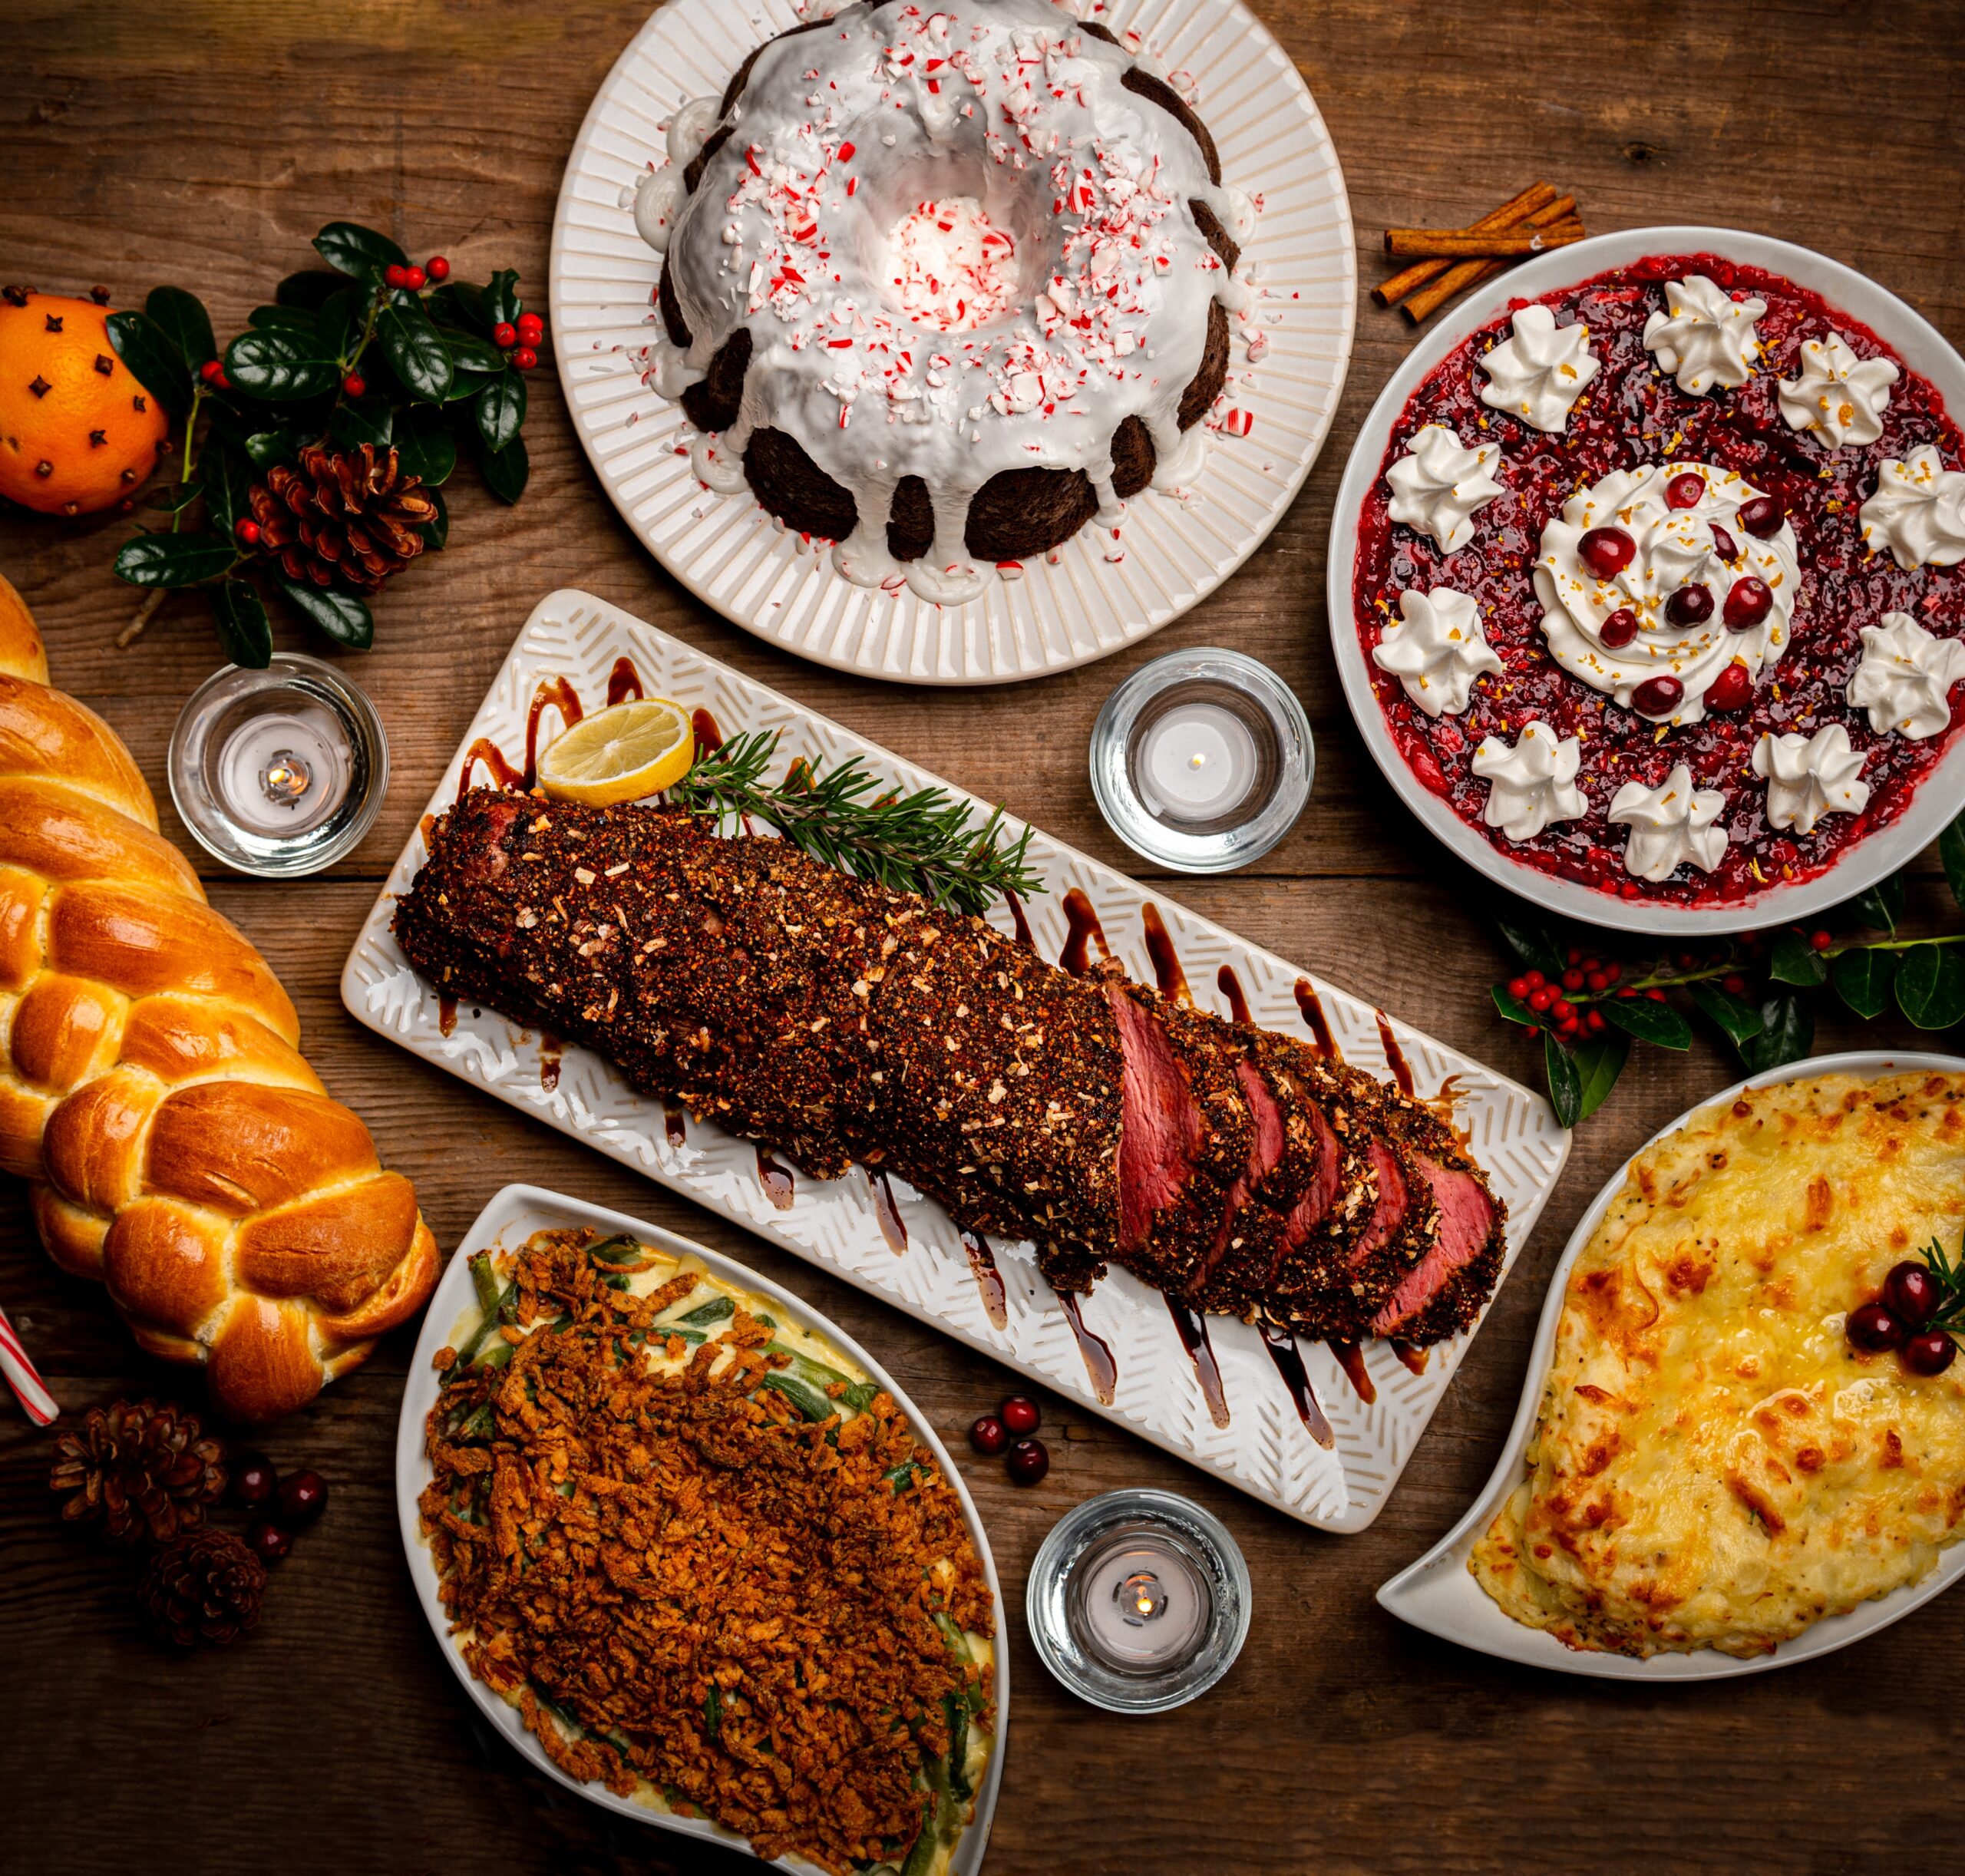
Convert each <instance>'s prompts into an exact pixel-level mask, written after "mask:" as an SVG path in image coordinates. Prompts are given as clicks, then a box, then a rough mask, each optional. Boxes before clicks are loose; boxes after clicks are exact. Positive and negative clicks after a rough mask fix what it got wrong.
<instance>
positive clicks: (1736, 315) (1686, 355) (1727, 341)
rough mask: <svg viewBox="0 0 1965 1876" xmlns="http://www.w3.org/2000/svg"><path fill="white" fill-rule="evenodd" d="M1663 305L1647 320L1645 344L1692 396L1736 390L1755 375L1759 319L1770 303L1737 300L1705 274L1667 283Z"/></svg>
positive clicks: (1758, 344) (1758, 342)
mask: <svg viewBox="0 0 1965 1876" xmlns="http://www.w3.org/2000/svg"><path fill="white" fill-rule="evenodd" d="M1665 306H1666V310H1665V311H1664V312H1654V313H1653V315H1651V317H1650V319H1647V320H1646V322H1644V342H1645V344H1646V346H1647V347H1649V348H1650V351H1651V352H1652V354H1653V356H1654V357H1655V358H1656V359H1657V361H1658V363H1659V365H1660V368H1663V370H1665V371H1667V372H1671V373H1672V374H1673V376H1674V377H1675V378H1677V380H1678V385H1679V389H1680V390H1681V391H1686V392H1688V393H1689V395H1692V396H1693V397H1699V396H1701V395H1703V394H1704V393H1705V392H1706V391H1710V390H1711V389H1712V387H1713V386H1714V385H1720V386H1722V387H1723V388H1725V389H1726V390H1729V391H1737V390H1738V389H1739V387H1740V386H1741V385H1743V384H1745V382H1746V381H1747V380H1748V379H1749V378H1751V377H1752V375H1753V365H1754V360H1755V358H1757V357H1758V356H1759V352H1760V335H1759V333H1758V332H1756V331H1755V329H1754V322H1755V320H1756V319H1759V318H1760V317H1761V316H1762V315H1763V314H1765V312H1766V311H1767V302H1766V301H1765V300H1764V299H1753V298H1752V297H1751V296H1749V298H1747V299H1734V298H1733V296H1732V295H1731V294H1730V293H1729V292H1727V291H1726V289H1725V288H1724V287H1722V286H1720V285H1719V282H1717V281H1716V280H1710V279H1707V278H1706V276H1705V275H1704V274H1702V273H1695V274H1689V275H1687V276H1686V278H1685V279H1683V280H1667V281H1666V282H1665Z"/></svg>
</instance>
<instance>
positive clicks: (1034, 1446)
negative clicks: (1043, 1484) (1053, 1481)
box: [1009, 1439, 1051, 1485]
mask: <svg viewBox="0 0 1965 1876" xmlns="http://www.w3.org/2000/svg"><path fill="white" fill-rule="evenodd" d="M1009 1468H1010V1477H1011V1478H1012V1480H1013V1481H1015V1482H1016V1484H1018V1485H1035V1484H1036V1483H1037V1482H1038V1481H1039V1480H1040V1479H1041V1478H1043V1476H1044V1475H1045V1473H1046V1472H1048V1471H1050V1469H1051V1455H1050V1454H1049V1452H1048V1451H1046V1450H1045V1445H1044V1442H1042V1440H1041V1439H1020V1440H1019V1441H1018V1442H1017V1443H1016V1445H1014V1446H1012V1448H1010V1457H1009Z"/></svg>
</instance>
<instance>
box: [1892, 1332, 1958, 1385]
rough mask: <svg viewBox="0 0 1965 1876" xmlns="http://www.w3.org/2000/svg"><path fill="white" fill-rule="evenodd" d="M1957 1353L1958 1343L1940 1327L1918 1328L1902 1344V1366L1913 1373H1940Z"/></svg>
mask: <svg viewBox="0 0 1965 1876" xmlns="http://www.w3.org/2000/svg"><path fill="white" fill-rule="evenodd" d="M1957 1353H1958V1344H1957V1343H1955V1342H1953V1340H1952V1339H1951V1338H1950V1336H1948V1335H1947V1334H1946V1333H1945V1332H1944V1330H1943V1329H1920V1331H1919V1332H1918V1333H1917V1334H1916V1335H1914V1336H1911V1337H1910V1338H1909V1339H1908V1340H1907V1341H1906V1342H1905V1343H1904V1366H1905V1367H1906V1368H1907V1369H1910V1371H1911V1373H1913V1374H1914V1375H1941V1374H1943V1373H1944V1371H1945V1370H1946V1369H1947V1368H1949V1367H1950V1366H1951V1364H1952V1361H1953V1358H1954V1357H1955V1356H1957Z"/></svg>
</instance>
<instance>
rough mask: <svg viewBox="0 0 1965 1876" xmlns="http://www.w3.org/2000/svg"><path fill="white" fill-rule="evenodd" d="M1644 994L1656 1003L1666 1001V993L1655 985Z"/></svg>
mask: <svg viewBox="0 0 1965 1876" xmlns="http://www.w3.org/2000/svg"><path fill="white" fill-rule="evenodd" d="M1644 994H1645V995H1646V996H1648V997H1649V998H1650V999H1651V1000H1652V1002H1654V1003H1662V1002H1664V1000H1665V992H1663V990H1660V989H1658V988H1657V987H1656V986H1655V985H1654V986H1653V987H1652V988H1651V989H1649V990H1647V991H1646V992H1645V993H1644Z"/></svg>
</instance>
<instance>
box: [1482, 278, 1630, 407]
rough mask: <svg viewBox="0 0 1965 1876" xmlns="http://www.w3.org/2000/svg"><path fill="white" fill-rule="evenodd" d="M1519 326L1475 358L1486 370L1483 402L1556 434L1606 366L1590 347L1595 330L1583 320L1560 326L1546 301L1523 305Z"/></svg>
mask: <svg viewBox="0 0 1965 1876" xmlns="http://www.w3.org/2000/svg"><path fill="white" fill-rule="evenodd" d="M1513 327H1514V329H1513V331H1512V332H1511V334H1510V335H1509V336H1508V338H1506V339H1503V340H1502V341H1501V343H1500V344H1499V345H1496V346H1495V347H1494V348H1493V350H1491V352H1486V353H1484V354H1483V355H1481V357H1480V358H1478V359H1476V360H1475V363H1476V364H1478V365H1479V366H1480V368H1481V370H1482V371H1484V372H1486V373H1487V375H1488V381H1487V382H1486V383H1485V384H1484V385H1482V386H1481V402H1482V403H1483V404H1484V405H1487V406H1488V408H1489V409H1491V410H1497V411H1506V412H1507V413H1508V415H1509V416H1511V417H1518V418H1521V421H1523V422H1524V424H1528V425H1529V426H1530V428H1532V429H1536V430H1541V431H1546V432H1549V433H1551V434H1555V433H1559V432H1560V431H1563V430H1565V429H1567V428H1568V425H1569V414H1570V411H1572V410H1573V409H1574V408H1575V407H1576V401H1577V398H1580V397H1581V396H1582V395H1583V394H1584V391H1586V390H1587V389H1588V388H1589V386H1590V380H1591V379H1592V378H1594V377H1595V376H1596V375H1597V373H1598V372H1600V371H1601V370H1602V369H1603V362H1602V360H1601V359H1600V358H1597V355H1595V354H1594V353H1593V352H1591V351H1590V329H1589V327H1588V326H1587V325H1584V324H1583V323H1582V322H1580V320H1579V321H1578V322H1576V323H1575V324H1574V325H1557V323H1556V315H1554V313H1553V312H1551V311H1550V310H1549V309H1548V308H1547V306H1524V307H1523V308H1521V310H1520V311H1519V312H1517V313H1516V314H1515V315H1514V321H1513Z"/></svg>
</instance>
